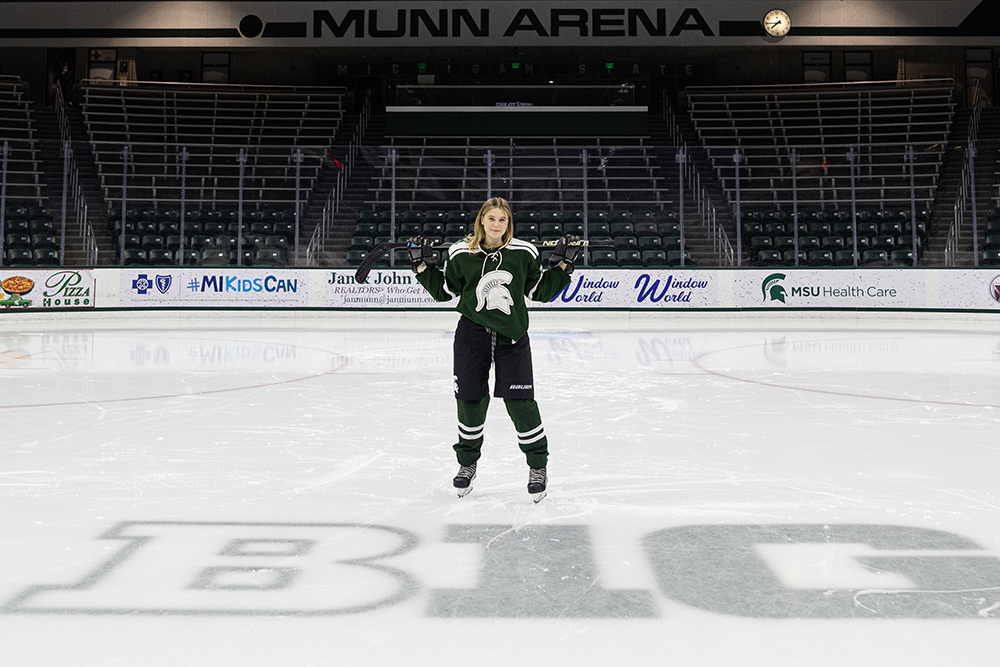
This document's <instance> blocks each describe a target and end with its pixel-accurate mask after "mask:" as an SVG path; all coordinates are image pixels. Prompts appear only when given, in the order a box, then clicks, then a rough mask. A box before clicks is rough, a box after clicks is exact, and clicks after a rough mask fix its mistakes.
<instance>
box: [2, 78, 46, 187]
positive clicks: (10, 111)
mask: <svg viewBox="0 0 1000 667" xmlns="http://www.w3.org/2000/svg"><path fill="white" fill-rule="evenodd" d="M31 111H32V104H31V102H30V101H29V100H28V98H27V96H26V94H25V90H24V86H23V84H22V83H21V80H20V79H19V78H18V77H8V76H0V149H2V147H3V144H4V142H7V146H8V154H7V203H8V204H10V203H12V202H17V203H18V204H19V205H24V206H31V205H37V206H41V205H42V204H44V199H45V196H44V192H43V190H44V185H43V183H42V180H41V176H42V170H41V164H40V163H41V161H40V158H39V145H38V141H37V140H36V138H35V130H34V125H33V122H32V116H31Z"/></svg>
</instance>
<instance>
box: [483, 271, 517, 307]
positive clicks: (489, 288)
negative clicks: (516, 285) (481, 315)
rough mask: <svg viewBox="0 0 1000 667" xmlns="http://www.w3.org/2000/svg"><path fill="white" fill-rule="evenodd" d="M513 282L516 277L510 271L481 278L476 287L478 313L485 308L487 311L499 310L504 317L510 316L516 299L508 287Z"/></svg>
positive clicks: (489, 274)
mask: <svg viewBox="0 0 1000 667" xmlns="http://www.w3.org/2000/svg"><path fill="white" fill-rule="evenodd" d="M512 280H514V276H512V275H511V274H510V272H508V271H490V272H489V273H487V274H486V275H484V276H483V277H482V278H480V279H479V284H478V285H476V312H479V311H480V310H482V309H483V307H485V308H486V310H499V311H502V312H503V314H504V315H510V309H511V306H513V305H514V298H513V297H512V296H511V295H510V290H508V289H507V287H506V285H509V284H510V282H511V281H512Z"/></svg>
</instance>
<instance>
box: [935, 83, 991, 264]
mask: <svg viewBox="0 0 1000 667" xmlns="http://www.w3.org/2000/svg"><path fill="white" fill-rule="evenodd" d="M973 98H974V100H975V101H974V102H973V104H972V114H971V116H970V117H969V129H968V131H967V132H966V140H967V141H968V143H967V144H966V147H965V156H964V157H963V158H962V174H961V177H960V183H959V187H958V193H957V194H956V196H955V206H954V209H953V213H954V216H953V218H952V221H951V225H950V226H949V228H948V238H947V240H946V241H945V265H946V266H955V262H956V260H957V258H958V246H959V243H960V242H961V240H962V236H963V227H964V226H965V216H966V213H968V212H970V211H971V212H972V219H973V230H972V235H973V247H974V251H973V258H972V262H973V265H974V266H978V265H979V257H978V253H977V252H976V251H975V250H976V249H975V245H976V241H977V240H978V239H976V238H975V237H976V234H978V229H975V227H976V201H974V199H973V192H974V188H975V183H974V181H975V178H976V175H975V169H974V164H975V163H974V160H975V154H974V151H975V147H976V140H977V139H978V137H979V122H980V118H981V117H982V113H983V107H984V106H985V105H986V101H987V100H986V94H985V91H983V88H982V81H981V80H979V79H977V80H976V88H975V91H974V92H973Z"/></svg>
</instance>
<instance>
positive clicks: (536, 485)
mask: <svg viewBox="0 0 1000 667" xmlns="http://www.w3.org/2000/svg"><path fill="white" fill-rule="evenodd" d="M547 482H548V480H547V478H546V475H545V468H532V469H531V470H529V471H528V493H529V494H531V499H532V500H534V501H535V502H536V503H537V502H538V501H539V500H541V499H542V498H544V497H545V494H546V491H545V488H546V486H547Z"/></svg>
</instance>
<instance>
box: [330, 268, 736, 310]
mask: <svg viewBox="0 0 1000 667" xmlns="http://www.w3.org/2000/svg"><path fill="white" fill-rule="evenodd" d="M717 277H718V272H717V271H690V270H688V271H669V270H658V271H620V270H607V269H603V270H601V269H588V268H583V267H581V268H578V269H577V270H576V271H574V272H573V274H572V275H571V276H570V278H571V282H570V284H569V285H568V286H567V287H566V288H565V289H564V290H563V291H562V292H560V293H559V294H558V295H556V297H555V298H554V299H553V300H552V301H550V302H549V303H538V302H531V305H532V306H533V307H541V308H558V307H566V308H588V309H589V308H593V309H601V308H636V309H660V308H663V309H668V308H714V307H716V305H717V294H718V287H717V285H716V281H717ZM326 282H327V285H326V305H327V306H328V307H331V308H446V307H449V306H448V303H451V304H452V307H453V306H454V304H455V303H457V302H448V303H438V302H436V301H434V299H432V298H431V296H430V294H428V293H427V291H426V290H425V289H424V288H423V287H422V286H421V285H420V283H418V282H417V280H416V277H415V276H414V275H413V273H412V272H411V271H409V270H408V269H377V270H375V271H372V272H371V274H369V276H368V280H366V281H365V283H364V284H363V285H359V284H357V283H356V282H355V281H354V271H353V270H346V269H345V270H338V269H334V270H332V271H330V274H329V279H328V280H327V281H326ZM493 289H499V290H507V289H508V288H507V286H506V285H505V284H503V283H502V282H501V283H498V284H497V285H495V286H494V287H493ZM510 296H511V297H513V295H512V294H511V295H510ZM506 301H507V300H506V299H484V304H486V306H485V307H488V306H489V304H491V303H495V304H503V303H505V302H506Z"/></svg>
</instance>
